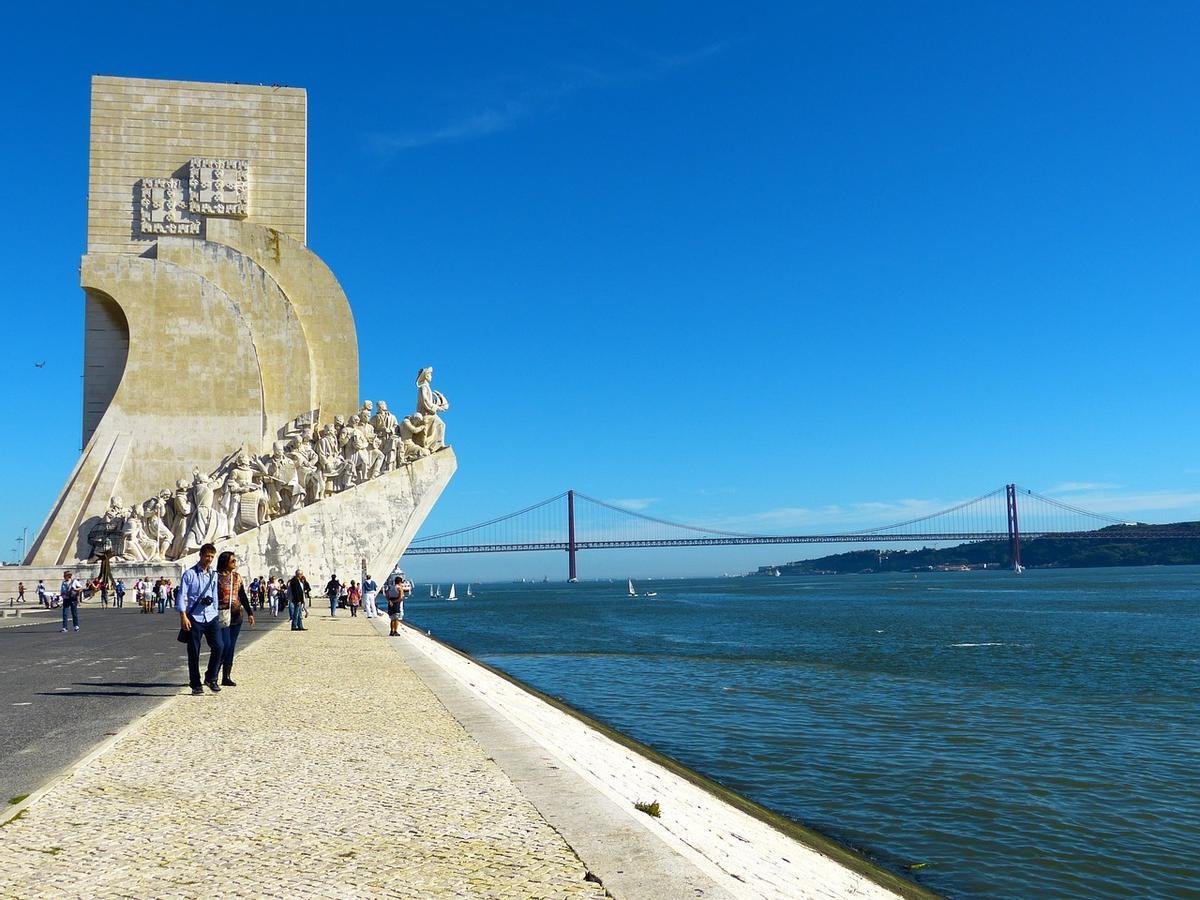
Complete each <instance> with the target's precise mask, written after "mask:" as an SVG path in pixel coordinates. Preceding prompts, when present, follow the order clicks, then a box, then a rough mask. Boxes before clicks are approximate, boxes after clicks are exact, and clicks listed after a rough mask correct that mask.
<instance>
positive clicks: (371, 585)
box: [362, 566, 379, 619]
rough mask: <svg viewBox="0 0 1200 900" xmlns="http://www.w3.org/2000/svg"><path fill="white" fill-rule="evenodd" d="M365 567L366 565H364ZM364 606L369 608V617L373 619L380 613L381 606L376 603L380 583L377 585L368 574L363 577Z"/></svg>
mask: <svg viewBox="0 0 1200 900" xmlns="http://www.w3.org/2000/svg"><path fill="white" fill-rule="evenodd" d="M364 568H365V566H364ZM362 590H363V606H364V607H365V608H366V610H367V618H368V619H373V618H375V617H376V616H377V615H379V607H378V606H376V605H375V598H376V597H377V596H378V595H379V585H377V584H376V583H375V582H374V581H373V580H372V578H371V576H370V575H368V576H367V577H366V578H364V579H363V583H362Z"/></svg>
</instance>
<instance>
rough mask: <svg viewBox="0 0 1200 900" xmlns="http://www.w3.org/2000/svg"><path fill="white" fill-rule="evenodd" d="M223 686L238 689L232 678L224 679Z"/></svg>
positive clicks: (222, 680)
mask: <svg viewBox="0 0 1200 900" xmlns="http://www.w3.org/2000/svg"><path fill="white" fill-rule="evenodd" d="M221 684H222V685H224V686H225V687H237V682H236V681H234V680H233V679H232V678H222V679H221Z"/></svg>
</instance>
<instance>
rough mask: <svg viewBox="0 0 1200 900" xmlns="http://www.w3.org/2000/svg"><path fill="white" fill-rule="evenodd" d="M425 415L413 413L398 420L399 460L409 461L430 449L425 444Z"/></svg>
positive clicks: (418, 457)
mask: <svg viewBox="0 0 1200 900" xmlns="http://www.w3.org/2000/svg"><path fill="white" fill-rule="evenodd" d="M425 425H426V421H425V416H422V415H418V414H417V413H413V414H412V415H411V416H405V417H404V418H403V419H402V420H401V421H400V459H399V462H400V463H401V464H403V463H410V462H412V461H413V460H414V459H420V458H421V457H422V456H428V455H429V454H430V453H431V452H432V451H431V450H430V449H429V448H428V447H426V446H425V440H426V434H427V433H426V427H425Z"/></svg>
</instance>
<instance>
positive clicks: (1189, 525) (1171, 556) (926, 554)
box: [750, 522, 1200, 576]
mask: <svg viewBox="0 0 1200 900" xmlns="http://www.w3.org/2000/svg"><path fill="white" fill-rule="evenodd" d="M1136 530H1137V531H1139V532H1144V536H1143V537H1141V538H1140V539H1139V538H1133V539H1130V538H1128V537H1127V536H1125V537H1122V538H1120V539H1114V540H1104V539H1103V538H1090V537H1089V538H1055V537H1044V538H1036V539H1034V540H1030V541H1023V542H1022V544H1021V563H1022V565H1024V566H1025V568H1026V569H1097V568H1114V567H1117V566H1194V565H1200V522H1176V523H1172V524H1169V525H1140V526H1138V527H1137V529H1136ZM1166 530H1170V531H1171V532H1172V533H1173V534H1178V533H1183V534H1185V535H1188V536H1186V537H1169V538H1166V537H1164V538H1155V537H1153V535H1154V533H1155V532H1160V531H1166ZM1126 533H1128V528H1126ZM1011 567H1012V561H1011V558H1010V549H1009V544H1008V541H1006V540H996V541H974V542H970V543H965V544H959V545H957V546H955V547H946V548H935V547H922V548H920V549H917V550H884V549H880V548H874V549H864V550H851V551H849V552H847V553H835V554H831V555H829V556H821V557H818V558H816V559H802V560H796V561H794V562H790V563H783V564H778V565H768V566H760V567H759V568H758V570H757V571H755V572H751V573H750V574H751V575H752V576H774V575H775V574H776V573H778V574H779V575H792V576H795V575H851V574H855V575H868V574H876V573H882V572H957V571H974V570H982V569H1006V568H1011Z"/></svg>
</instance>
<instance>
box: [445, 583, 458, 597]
mask: <svg viewBox="0 0 1200 900" xmlns="http://www.w3.org/2000/svg"><path fill="white" fill-rule="evenodd" d="M446 599H447V600H457V599H458V595H457V594H456V593H454V585H450V596H449V597H447V598H446Z"/></svg>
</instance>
